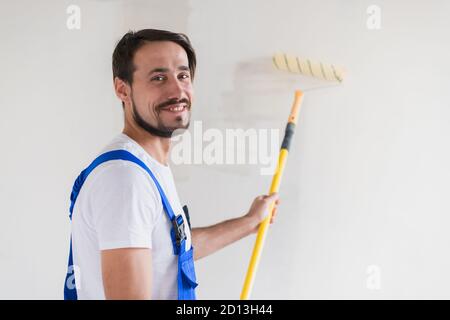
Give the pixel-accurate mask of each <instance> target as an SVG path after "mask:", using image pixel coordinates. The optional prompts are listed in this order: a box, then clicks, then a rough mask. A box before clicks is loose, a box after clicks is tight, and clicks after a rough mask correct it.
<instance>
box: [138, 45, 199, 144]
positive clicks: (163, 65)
mask: <svg viewBox="0 0 450 320" xmlns="http://www.w3.org/2000/svg"><path fill="white" fill-rule="evenodd" d="M133 63H134V66H135V69H136V70H135V72H134V73H133V83H132V86H131V103H132V109H133V118H134V121H135V122H136V123H137V124H138V125H139V126H140V127H141V128H142V129H144V130H146V131H147V132H149V133H151V134H153V135H156V136H161V137H170V136H171V135H172V133H173V131H175V130H176V129H186V128H187V127H188V126H189V120H190V113H191V101H192V97H193V89H192V82H191V75H190V72H189V62H188V58H187V54H186V51H185V50H184V49H183V47H181V46H180V45H178V44H176V43H174V42H171V41H154V42H149V43H147V44H145V45H143V46H142V47H141V48H139V49H138V51H136V53H135V56H134V59H133Z"/></svg>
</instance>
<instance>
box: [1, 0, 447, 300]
mask: <svg viewBox="0 0 450 320" xmlns="http://www.w3.org/2000/svg"><path fill="white" fill-rule="evenodd" d="M71 4H75V5H78V6H79V7H80V9H81V29H80V30H69V29H68V28H67V26H66V21H67V19H68V17H69V14H67V13H66V9H67V7H68V6H69V5H71ZM370 5H377V6H379V7H380V9H381V29H379V30H370V29H368V28H367V20H368V18H369V14H368V13H367V12H366V11H367V8H368V7H369V6H370ZM449 16H450V3H449V2H448V1H444V0H442V1H438V0H434V1H413V2H412V1H406V0H404V1H403V0H402V1H382V0H375V1H366V0H363V1H359V0H358V1H357V0H352V1H338V0H327V1H313V0H278V1H257V0H251V1H248V0H247V1H219V0H209V1H204V0H191V1H183V0H178V1H175V0H172V1H167V0H165V1H106V0H105V1H76V0H73V1H60V0H53V1H50V0H47V1H24V0H22V1H1V4H0V48H1V51H0V52H1V53H0V70H1V77H0V108H1V109H0V110H1V116H0V135H1V137H2V139H3V140H2V141H3V142H2V143H1V157H0V170H1V178H0V298H1V299H61V298H62V289H63V281H64V276H65V272H66V263H67V254H68V244H69V242H68V241H69V232H70V225H69V219H68V205H69V194H70V190H71V187H72V184H73V181H74V179H75V178H76V176H77V175H78V173H79V172H80V171H81V170H82V169H83V168H84V167H85V166H86V165H87V164H88V163H89V162H90V161H91V160H92V159H93V157H94V155H95V154H96V153H97V152H98V151H99V150H100V148H102V147H103V146H104V145H105V144H106V143H107V142H108V141H109V140H110V139H111V138H112V137H113V136H114V135H116V134H117V133H119V132H120V131H121V128H122V108H121V104H120V102H119V101H118V100H117V98H116V97H115V95H114V92H113V87H112V73H111V55H112V51H113V49H114V46H115V43H116V42H117V41H118V40H119V39H120V37H121V36H122V35H123V34H124V33H125V32H126V31H128V30H129V29H133V30H137V29H141V28H161V29H167V30H171V31H176V32H184V33H186V34H188V35H189V37H190V38H191V40H192V42H193V45H194V47H195V49H196V52H197V56H198V69H197V76H196V79H195V91H196V100H195V103H194V105H193V120H202V121H203V127H204V128H221V129H224V128H243V129H248V128H276V129H283V128H284V126H285V122H286V120H287V116H288V113H289V109H290V106H291V102H292V98H293V87H292V85H291V84H292V82H291V78H287V77H285V75H283V74H281V73H277V72H275V73H271V74H270V76H269V77H270V80H269V79H262V78H261V77H263V75H262V74H258V73H255V70H256V69H258V66H256V67H255V66H252V62H253V61H260V59H262V58H264V57H265V58H267V57H268V58H270V57H271V55H272V54H273V53H275V52H277V51H284V52H288V53H292V54H297V55H301V56H304V57H309V58H311V59H314V60H322V61H324V62H331V63H335V64H337V65H342V66H344V67H345V69H346V70H347V74H348V76H347V78H346V80H345V81H344V83H343V84H342V85H340V86H334V87H329V88H324V90H314V91H311V92H306V94H305V100H304V103H303V107H302V110H301V116H300V120H299V123H298V127H297V131H296V135H295V139H294V141H293V144H292V146H291V153H290V154H289V159H288V163H287V167H286V171H285V176H284V180H283V182H282V185H281V191H280V195H281V198H282V204H281V206H280V208H279V217H278V221H277V223H276V224H275V225H273V226H272V227H271V229H270V231H269V235H268V238H267V242H266V246H265V247H264V251H263V256H262V260H261V263H260V266H259V269H258V272H257V278H256V283H255V287H254V290H253V293H252V298H255V299H302V298H310V299H314V298H321V299H333V298H340V299H348V298H357V299H382V298H383V299H390V298H394V299H397V298H407V299H409V298H450V275H449V272H448V270H449V268H450V251H449V250H448V247H449V242H450V234H449V232H448V226H449V225H450V217H449V212H450V202H449V200H448V199H449V197H448V193H449V180H450V169H449V162H450V152H449V147H448V146H449V137H450V125H449V124H450V108H449V101H450V90H449V83H450V62H449V59H448V57H449V56H450V42H449V41H448V37H449V30H450V19H449ZM255 68H256V69H255ZM278 76H279V78H277V77H278ZM299 80H304V79H303V78H299ZM270 84H273V88H274V89H273V90H267V86H268V85H270ZM280 84H281V85H280ZM302 85H305V86H306V84H303V83H302V81H299V83H298V87H299V88H303V87H302ZM173 172H174V174H175V177H176V182H177V186H178V192H179V195H180V198H181V200H182V202H183V203H187V204H189V206H190V212H191V219H192V222H193V224H194V226H204V225H208V224H212V223H216V222H219V221H221V220H224V219H229V218H232V217H236V216H239V215H242V214H244V213H245V212H246V210H248V208H249V206H250V203H251V201H252V199H253V198H254V197H255V196H256V195H258V194H262V193H266V192H267V191H268V188H269V185H270V180H271V177H270V176H262V175H260V174H259V168H258V167H257V166H249V165H247V166H242V165H241V166H240V165H228V166H226V165H214V166H207V165H180V166H173ZM253 241H254V237H248V238H246V239H244V240H242V241H240V242H237V243H235V244H233V245H231V246H230V247H228V248H226V249H224V250H222V251H220V252H218V253H216V254H215V255H213V256H210V257H207V258H205V259H204V260H200V261H199V262H198V263H197V274H198V278H199V282H200V287H199V291H198V296H199V298H201V299H238V298H239V294H240V291H241V288H242V284H243V279H244V276H245V273H246V269H247V264H248V260H249V257H250V253H251V250H252V246H253ZM372 265H375V266H376V270H378V271H379V272H380V273H377V274H376V276H377V277H378V279H379V280H380V284H381V286H380V287H379V289H378V290H373V287H371V286H368V285H367V284H368V282H369V284H370V281H371V279H372V280H373V276H374V273H373V272H370V268H369V266H372ZM368 268H369V269H368ZM368 270H369V272H368Z"/></svg>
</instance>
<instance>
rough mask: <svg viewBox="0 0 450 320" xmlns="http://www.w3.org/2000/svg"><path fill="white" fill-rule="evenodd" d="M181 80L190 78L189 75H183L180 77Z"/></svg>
mask: <svg viewBox="0 0 450 320" xmlns="http://www.w3.org/2000/svg"><path fill="white" fill-rule="evenodd" d="M180 78H181V79H187V78H189V75H188V74H186V73H182V74H181V75H180Z"/></svg>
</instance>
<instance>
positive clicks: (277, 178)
mask: <svg viewBox="0 0 450 320" xmlns="http://www.w3.org/2000/svg"><path fill="white" fill-rule="evenodd" d="M302 100H303V92H302V91H300V90H296V91H295V99H294V103H293V105H292V109H291V113H290V115H289V119H288V123H287V126H286V130H285V133H284V139H283V143H282V145H281V150H280V154H279V157H278V166H277V169H276V171H275V174H274V176H273V178H272V184H271V186H270V192H269V194H272V193H274V192H278V190H279V189H280V183H281V178H282V176H283V171H284V166H285V164H286V159H287V155H288V153H289V146H290V142H291V140H292V136H293V135H294V129H295V125H296V124H297V118H298V114H299V111H300V106H301V103H302ZM273 208H274V202H272V203H271V204H270V206H269V214H268V215H267V217H266V218H265V219H264V220H263V222H261V224H260V225H259V229H258V234H257V236H256V241H255V245H254V247H253V253H252V256H251V258H250V263H249V266H248V270H247V275H246V277H245V282H244V287H243V288H242V292H241V300H248V299H249V297H250V293H251V291H252V288H253V283H254V280H255V273H256V269H257V268H258V264H259V260H260V257H261V252H262V249H263V246H264V241H265V239H266V234H267V230H268V228H269V224H270V219H271V217H272V211H273Z"/></svg>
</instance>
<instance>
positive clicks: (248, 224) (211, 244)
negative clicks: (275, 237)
mask: <svg viewBox="0 0 450 320" xmlns="http://www.w3.org/2000/svg"><path fill="white" fill-rule="evenodd" d="M273 201H275V206H274V211H273V214H272V219H271V221H270V223H273V221H274V217H275V215H276V211H277V205H278V204H279V200H278V194H277V193H274V194H272V195H270V196H269V195H263V196H259V197H256V198H255V200H254V201H253V203H252V205H251V207H250V210H249V211H248V213H247V214H245V215H244V216H242V217H239V218H235V219H231V220H226V221H223V222H220V223H218V224H215V225H212V226H209V227H203V228H193V229H192V246H193V247H194V260H198V259H200V258H203V257H206V256H208V255H210V254H211V253H214V252H216V251H217V250H220V249H222V248H223V247H226V246H227V245H229V244H232V243H233V242H236V241H238V240H240V239H242V238H244V237H246V236H248V235H250V234H252V233H256V232H257V231H258V227H259V224H260V223H261V222H262V221H263V220H264V218H265V217H266V216H267V214H268V209H269V206H270V203H271V202H273Z"/></svg>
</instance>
